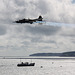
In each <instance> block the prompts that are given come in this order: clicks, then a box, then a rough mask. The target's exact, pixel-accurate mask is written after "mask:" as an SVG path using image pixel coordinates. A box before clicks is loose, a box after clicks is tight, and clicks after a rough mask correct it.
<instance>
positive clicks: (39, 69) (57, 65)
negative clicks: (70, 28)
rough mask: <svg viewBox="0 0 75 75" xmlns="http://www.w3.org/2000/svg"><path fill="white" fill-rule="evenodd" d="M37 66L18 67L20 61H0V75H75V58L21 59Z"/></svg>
mask: <svg viewBox="0 0 75 75" xmlns="http://www.w3.org/2000/svg"><path fill="white" fill-rule="evenodd" d="M21 61H23V62H31V61H32V62H35V66H31V67H17V64H18V63H20V59H0V75H75V58H73V59H71V58H69V59H64V58H63V59H62V58H61V59H32V60H31V59H21Z"/></svg>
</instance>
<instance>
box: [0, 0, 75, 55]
mask: <svg viewBox="0 0 75 75" xmlns="http://www.w3.org/2000/svg"><path fill="white" fill-rule="evenodd" d="M74 10H75V4H74V3H73V2H72V0H41V1H40V0H27V1H26V0H1V2H0V55H6V54H7V55H9V54H10V55H11V54H12V55H14V54H15V55H22V56H23V55H28V54H32V53H36V52H63V51H72V50H74V49H75V41H74V40H75V28H72V27H71V26H70V25H72V24H70V23H74V24H75V13H74ZM39 15H42V16H43V18H44V20H46V21H50V22H55V25H53V26H52V25H51V24H52V23H51V24H48V25H45V24H43V25H40V24H16V23H13V21H15V20H19V19H22V18H37V17H38V16H39ZM56 22H60V23H61V22H63V23H62V25H60V23H57V24H58V25H57V26H56ZM65 23H69V24H67V25H66V27H64V26H65ZM68 25H69V26H70V27H69V26H68Z"/></svg>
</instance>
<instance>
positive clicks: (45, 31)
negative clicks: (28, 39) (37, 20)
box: [26, 25, 61, 36]
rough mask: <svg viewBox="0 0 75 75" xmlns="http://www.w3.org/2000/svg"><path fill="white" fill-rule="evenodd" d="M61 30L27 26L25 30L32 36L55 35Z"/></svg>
mask: <svg viewBox="0 0 75 75" xmlns="http://www.w3.org/2000/svg"><path fill="white" fill-rule="evenodd" d="M60 29H61V28H60V27H57V26H45V25H44V26H34V27H33V26H27V27H26V30H27V31H28V32H29V33H31V34H33V35H38V36H39V35H47V36H50V35H55V34H56V33H57V32H58V31H59V30H60Z"/></svg>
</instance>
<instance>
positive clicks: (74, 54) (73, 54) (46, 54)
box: [29, 51, 75, 57]
mask: <svg viewBox="0 0 75 75" xmlns="http://www.w3.org/2000/svg"><path fill="white" fill-rule="evenodd" d="M29 56H59V57H62V56H64V57H75V51H71V52H63V53H35V54H31V55H29Z"/></svg>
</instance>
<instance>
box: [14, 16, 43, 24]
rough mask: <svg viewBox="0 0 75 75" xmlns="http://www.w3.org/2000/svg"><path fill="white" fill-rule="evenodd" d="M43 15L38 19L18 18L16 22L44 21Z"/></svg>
mask: <svg viewBox="0 0 75 75" xmlns="http://www.w3.org/2000/svg"><path fill="white" fill-rule="evenodd" d="M42 19H43V18H42V16H39V17H38V18H37V19H25V18H24V19H22V20H18V21H15V22H16V23H30V24H32V23H33V22H36V21H42Z"/></svg>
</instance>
